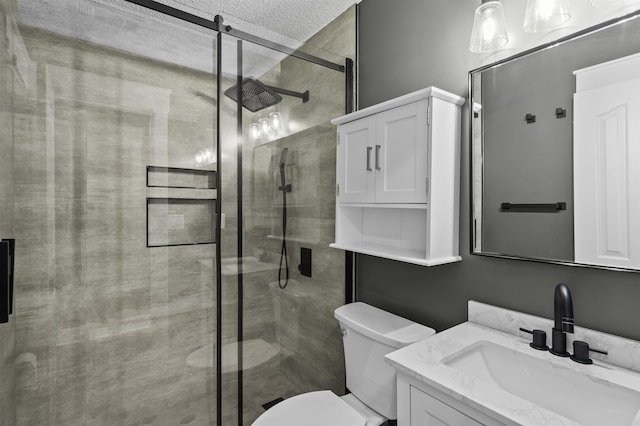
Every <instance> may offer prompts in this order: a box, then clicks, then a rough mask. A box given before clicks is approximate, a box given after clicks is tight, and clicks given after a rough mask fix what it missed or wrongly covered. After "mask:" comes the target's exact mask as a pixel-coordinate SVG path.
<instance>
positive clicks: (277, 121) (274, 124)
mask: <svg viewBox="0 0 640 426" xmlns="http://www.w3.org/2000/svg"><path fill="white" fill-rule="evenodd" d="M269 121H270V124H271V129H272V130H273V133H275V134H276V135H278V134H280V133H281V132H282V130H283V129H282V116H281V115H280V113H279V112H277V111H275V112H270V113H269Z"/></svg>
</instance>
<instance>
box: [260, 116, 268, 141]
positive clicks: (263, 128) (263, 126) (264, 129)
mask: <svg viewBox="0 0 640 426" xmlns="http://www.w3.org/2000/svg"><path fill="white" fill-rule="evenodd" d="M258 125H259V126H260V139H264V140H268V139H269V137H271V126H270V125H269V119H268V118H261V119H259V120H258Z"/></svg>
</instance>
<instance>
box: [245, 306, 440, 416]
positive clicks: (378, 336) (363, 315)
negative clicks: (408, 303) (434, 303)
mask: <svg viewBox="0 0 640 426" xmlns="http://www.w3.org/2000/svg"><path fill="white" fill-rule="evenodd" d="M335 317H336V319H337V320H338V322H339V323H340V330H341V331H342V336H343V343H344V358H345V370H346V373H347V388H348V389H349V390H350V391H351V393H350V394H347V395H345V396H342V397H339V396H337V395H336V394H335V393H333V392H331V391H328V390H324V391H316V392H307V393H304V394H302V395H297V396H294V397H292V398H289V399H286V400H284V401H282V402H281V403H279V404H277V405H275V406H273V407H271V408H270V409H269V410H267V411H265V412H264V413H263V414H262V415H261V416H260V417H258V419H257V420H256V421H255V422H253V424H252V426H301V425H304V426H327V425H336V426H378V425H381V424H383V423H384V422H386V421H387V420H395V419H396V418H397V417H398V416H397V402H396V374H395V370H394V369H393V368H392V367H391V366H390V365H388V364H387V363H386V362H385V360H384V355H385V354H387V353H389V352H393V351H395V350H396V349H399V348H402V347H404V346H407V345H409V344H411V343H415V342H417V341H419V340H422V339H425V338H427V337H429V336H432V335H433V334H435V331H434V330H433V329H431V328H429V327H425V326H423V325H420V324H417V323H415V322H413V321H409V320H407V319H405V318H402V317H399V316H397V315H394V314H391V313H389V312H386V311H383V310H381V309H378V308H376V307H373V306H370V305H367V304H365V303H362V302H355V303H350V304H348V305H344V306H341V307H339V308H338V309H336V310H335Z"/></svg>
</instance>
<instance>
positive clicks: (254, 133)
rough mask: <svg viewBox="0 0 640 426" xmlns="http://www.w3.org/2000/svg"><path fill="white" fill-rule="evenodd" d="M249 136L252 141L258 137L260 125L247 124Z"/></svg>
mask: <svg viewBox="0 0 640 426" xmlns="http://www.w3.org/2000/svg"><path fill="white" fill-rule="evenodd" d="M249 137H250V138H251V140H252V141H254V142H255V141H257V140H258V139H260V125H258V123H251V124H249Z"/></svg>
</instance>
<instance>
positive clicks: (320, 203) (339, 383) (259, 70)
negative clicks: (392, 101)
mask: <svg viewBox="0 0 640 426" xmlns="http://www.w3.org/2000/svg"><path fill="white" fill-rule="evenodd" d="M223 38H224V40H225V42H224V43H223V50H222V53H223V55H222V56H223V61H222V63H223V72H222V75H223V77H224V78H223V82H222V87H221V92H222V97H221V98H220V105H221V106H220V108H219V110H220V111H221V113H222V114H223V116H222V117H221V119H220V120H221V121H220V123H221V132H222V134H221V148H222V163H221V165H220V170H221V176H222V188H221V194H222V195H221V203H222V204H221V205H222V214H223V215H224V217H225V227H224V228H223V229H222V230H221V231H222V240H221V252H222V258H221V263H222V269H221V272H222V274H221V286H222V287H221V291H222V306H221V309H222V312H221V313H222V327H221V330H222V331H223V333H224V335H223V336H222V340H223V345H222V351H221V354H222V365H223V367H222V368H223V375H222V380H223V382H222V394H221V397H222V404H223V413H224V417H223V424H230V425H231V424H237V425H250V424H251V423H252V422H253V421H254V420H255V419H256V418H257V417H258V416H259V415H260V414H261V413H263V412H264V410H265V409H267V408H268V407H270V406H272V405H273V404H276V403H278V402H279V401H281V400H282V399H283V398H288V397H291V396H294V395H297V394H300V393H303V392H308V391H313V390H322V389H330V390H333V391H334V392H336V393H337V394H340V395H342V394H343V393H344V389H345V385H344V361H343V352H342V339H341V335H340V332H339V328H338V324H337V322H336V321H335V319H334V317H333V310H334V309H335V308H336V307H338V306H340V305H342V304H344V302H345V257H344V252H342V251H339V250H334V249H331V248H329V244H330V243H331V242H333V238H334V226H335V224H334V216H335V191H336V189H335V188H336V182H335V155H336V148H335V147H336V139H335V135H336V131H335V127H334V126H333V125H331V123H330V120H331V119H332V118H334V117H337V116H340V115H342V114H344V112H345V73H344V70H336V69H331V68H327V67H325V66H322V65H318V64H317V63H313V62H310V61H307V60H304V59H301V58H299V57H295V56H291V55H286V54H283V53H281V52H278V51H276V50H272V49H269V48H267V47H263V46H260V45H258V44H254V43H251V42H248V41H241V40H239V39H236V38H234V37H231V36H229V35H226V34H225V35H224V37H223ZM305 47H306V46H301V50H300V51H304V49H305ZM313 53H315V54H319V55H322V56H323V57H324V58H325V59H327V61H328V62H329V61H330V62H333V63H334V64H345V59H344V58H343V57H339V56H337V55H332V54H330V53H327V52H320V51H319V50H318V49H315V50H314V51H313Z"/></svg>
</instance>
